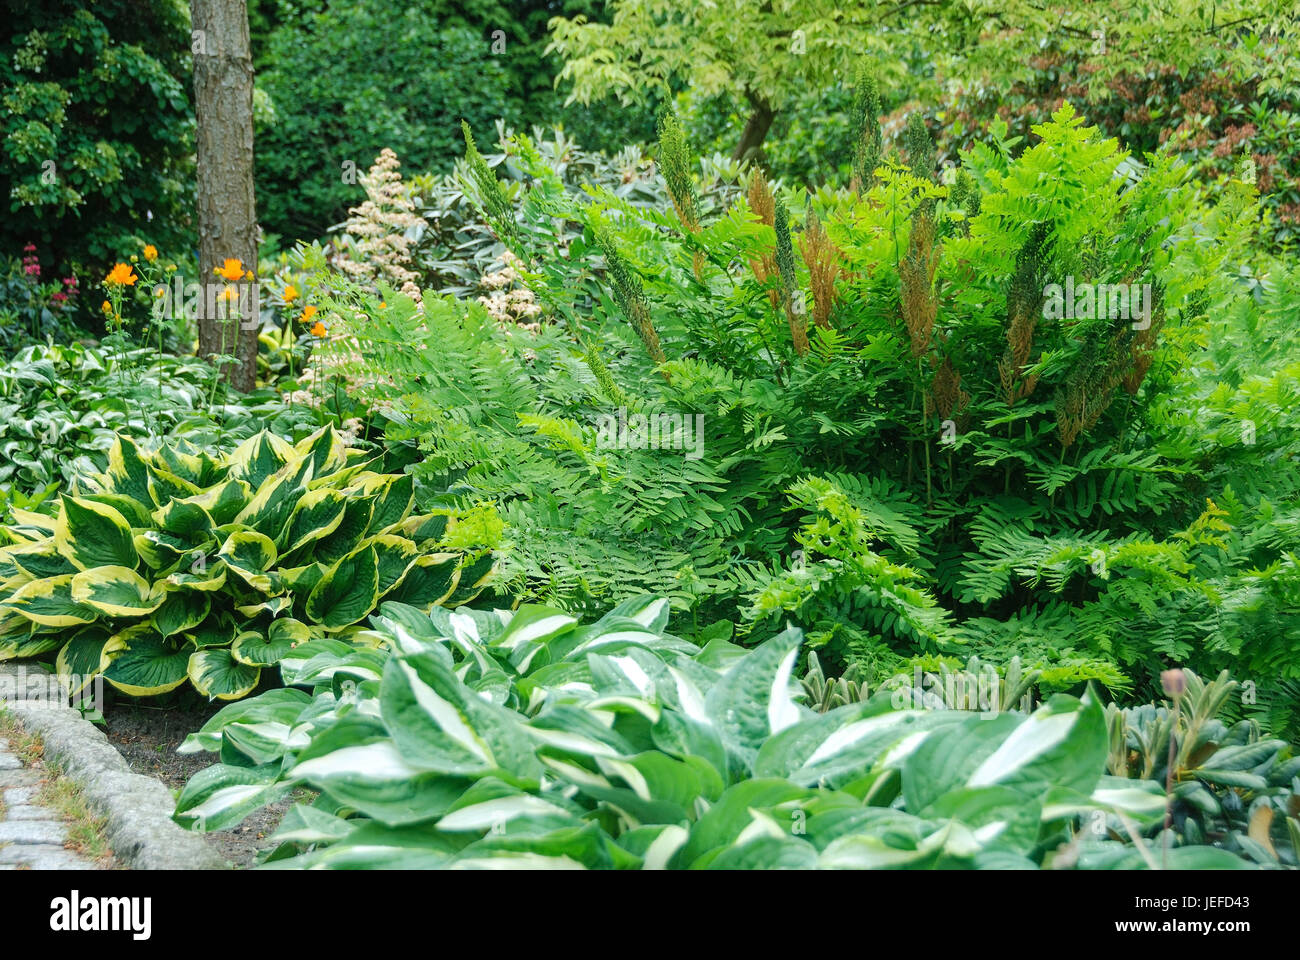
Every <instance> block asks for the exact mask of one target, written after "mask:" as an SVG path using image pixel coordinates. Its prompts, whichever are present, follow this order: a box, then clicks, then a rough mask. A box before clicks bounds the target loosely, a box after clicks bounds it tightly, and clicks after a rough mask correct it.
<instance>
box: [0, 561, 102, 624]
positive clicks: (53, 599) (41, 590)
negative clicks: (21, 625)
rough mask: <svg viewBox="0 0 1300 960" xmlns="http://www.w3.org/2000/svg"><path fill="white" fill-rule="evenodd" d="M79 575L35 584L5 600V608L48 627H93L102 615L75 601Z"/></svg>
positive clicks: (47, 579) (22, 588)
mask: <svg viewBox="0 0 1300 960" xmlns="http://www.w3.org/2000/svg"><path fill="white" fill-rule="evenodd" d="M74 576H75V574H71V573H65V574H63V575H62V576H58V577H46V578H45V579H43V580H33V581H31V582H30V583H25V584H23V585H22V586H21V587H19V588H18V589H17V590H16V591H14V593H13V594H11V595H10V596H9V597H7V598H6V599H5V602H4V605H5V607H7V608H9V609H11V610H13V611H14V612H15V613H18V614H21V615H22V616H24V617H26V618H27V619H28V620H31V621H32V622H33V623H39V624H40V625H41V626H44V627H72V626H76V625H78V624H82V623H92V622H94V621H95V620H97V619H98V618H99V612H98V611H97V610H94V609H92V608H90V607H86V606H82V605H81V604H79V603H77V601H76V600H74V599H73V598H72V579H73V577H74Z"/></svg>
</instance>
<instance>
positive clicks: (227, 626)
mask: <svg viewBox="0 0 1300 960" xmlns="http://www.w3.org/2000/svg"><path fill="white" fill-rule="evenodd" d="M238 634H239V628H238V627H237V626H235V622H234V620H232V619H231V617H230V615H229V614H226V613H224V612H220V613H217V614H216V615H215V616H210V617H208V618H207V619H206V620H204V621H203V622H202V623H200V624H199V625H198V626H197V627H195V628H194V629H193V630H191V631H189V632H188V633H186V634H185V639H186V640H188V641H189V642H190V643H191V644H193V645H194V647H195V648H196V649H199V650H204V649H207V648H208V647H228V646H230V645H231V644H232V643H234V642H235V637H236V636H238Z"/></svg>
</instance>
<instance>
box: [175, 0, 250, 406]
mask: <svg viewBox="0 0 1300 960" xmlns="http://www.w3.org/2000/svg"><path fill="white" fill-rule="evenodd" d="M190 18H191V21H192V27H193V31H194V32H193V46H192V49H193V52H194V104H195V117H196V120H197V130H196V133H195V140H196V145H197V148H198V198H197V206H198V214H199V282H200V284H202V289H203V290H204V291H205V296H204V297H203V298H202V302H201V304H200V308H199V318H198V320H199V356H202V357H213V356H223V355H233V356H234V357H235V358H236V362H235V363H234V364H231V365H230V366H228V367H226V369H225V377H226V379H227V380H228V381H229V383H230V385H231V386H232V387H234V388H235V389H237V390H243V391H248V390H252V389H253V387H254V385H255V384H256V379H257V327H258V325H259V324H260V317H259V305H258V298H257V284H256V280H255V279H254V280H252V281H240V287H241V289H239V291H238V292H239V293H240V294H242V296H240V298H239V299H238V300H236V301H234V302H233V303H237V304H239V309H237V310H232V309H230V306H231V305H233V304H232V303H231V302H230V301H224V302H223V301H221V300H220V299H219V298H218V297H216V296H208V295H206V294H207V291H209V290H210V289H212V286H211V285H216V287H217V289H218V290H219V291H221V292H224V290H225V287H226V285H227V283H228V282H229V281H226V280H223V279H222V278H220V277H217V276H215V275H214V271H215V270H216V269H217V268H219V267H221V266H222V265H223V264H225V262H226V261H227V260H232V259H234V260H239V261H240V263H241V264H242V265H243V269H244V270H245V271H252V272H253V273H254V275H256V272H257V208H256V205H255V201H254V197H253V59H252V54H251V50H250V47H249V39H248V6H247V3H246V0H190ZM232 285H233V284H232ZM214 301H216V302H217V304H220V305H221V308H220V309H213V307H214Z"/></svg>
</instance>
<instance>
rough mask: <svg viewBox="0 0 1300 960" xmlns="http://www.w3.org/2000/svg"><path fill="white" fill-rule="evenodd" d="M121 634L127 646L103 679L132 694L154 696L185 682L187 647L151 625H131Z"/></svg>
mask: <svg viewBox="0 0 1300 960" xmlns="http://www.w3.org/2000/svg"><path fill="white" fill-rule="evenodd" d="M118 636H119V637H121V638H122V639H123V640H124V641H125V642H126V644H127V647H128V649H127V650H126V651H125V652H124V653H121V654H119V655H118V656H117V657H116V658H115V659H114V660H113V662H112V663H111V664H110V665H109V668H108V669H107V670H105V671H104V679H105V680H107V681H108V682H109V683H111V684H112V685H113V686H115V687H117V689H119V690H121V691H122V692H123V693H129V694H130V695H131V696H133V697H152V696H156V695H158V694H160V693H166V692H167V691H168V690H175V689H176V688H177V687H179V686H180V685H181V684H182V683H184V682H185V678H186V675H187V674H186V671H187V669H188V667H189V660H190V651H189V648H188V646H186V645H183V644H182V645H178V644H176V643H175V642H174V641H172V640H165V639H163V638H162V637H160V636H158V634H157V633H155V632H154V631H153V628H152V627H150V626H149V625H148V624H139V625H138V626H136V627H131V628H129V629H127V630H124V631H123V632H122V633H121V634H119V635H118Z"/></svg>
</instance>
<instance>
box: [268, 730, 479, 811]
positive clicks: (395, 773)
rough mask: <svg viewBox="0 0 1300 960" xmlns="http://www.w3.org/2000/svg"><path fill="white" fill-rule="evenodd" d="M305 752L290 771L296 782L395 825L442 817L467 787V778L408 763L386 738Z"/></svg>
mask: <svg viewBox="0 0 1300 960" xmlns="http://www.w3.org/2000/svg"><path fill="white" fill-rule="evenodd" d="M304 756H305V757H306V759H303V760H301V761H299V763H298V764H297V765H296V766H295V767H294V768H293V769H292V771H291V773H292V775H293V777H294V779H295V780H299V781H302V782H306V783H309V784H311V785H313V786H315V787H319V788H320V789H322V790H324V791H326V792H327V793H329V795H330V796H331V797H333V798H334V799H335V800H337V801H338V802H339V803H341V804H344V805H346V806H350V807H353V808H355V809H357V810H359V811H361V812H362V813H364V814H366V815H367V816H371V817H374V818H375V819H376V820H379V821H381V822H383V823H386V824H390V825H395V826H397V825H402V824H408V823H419V822H421V821H426V820H433V819H436V818H437V817H440V816H442V815H443V814H444V813H445V812H446V811H447V808H448V807H450V806H451V804H452V803H454V802H455V801H456V800H457V799H459V798H460V796H461V795H462V794H463V793H464V792H465V788H466V787H467V786H469V782H468V781H466V780H462V779H459V778H457V777H448V776H445V775H443V774H440V773H428V772H426V771H422V770H420V769H419V768H418V767H414V766H412V765H411V764H409V763H407V762H406V760H405V759H404V758H403V757H402V755H401V754H400V753H399V752H398V750H397V748H396V747H395V746H394V745H393V743H392V742H391V741H388V740H377V741H374V742H371V743H366V744H360V745H356V746H343V747H340V748H338V749H334V750H330V751H329V752H327V753H323V754H322V755H320V756H312V755H308V754H304Z"/></svg>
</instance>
